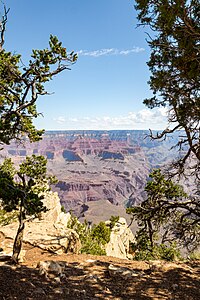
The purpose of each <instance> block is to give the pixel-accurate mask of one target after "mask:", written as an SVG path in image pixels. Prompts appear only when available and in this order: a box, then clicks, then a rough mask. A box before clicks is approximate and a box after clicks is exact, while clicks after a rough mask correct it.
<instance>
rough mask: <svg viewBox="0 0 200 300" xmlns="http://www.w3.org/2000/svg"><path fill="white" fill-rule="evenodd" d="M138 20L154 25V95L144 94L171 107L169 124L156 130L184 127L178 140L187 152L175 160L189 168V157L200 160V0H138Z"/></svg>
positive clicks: (152, 104)
mask: <svg viewBox="0 0 200 300" xmlns="http://www.w3.org/2000/svg"><path fill="white" fill-rule="evenodd" d="M135 2H136V5H135V8H136V10H138V20H139V21H140V24H139V25H145V26H148V27H149V28H150V31H149V32H150V35H149V34H148V37H149V38H148V44H149V46H150V48H151V55H150V60H149V62H148V63H147V64H148V66H149V69H150V71H151V76H150V80H149V85H150V88H151V90H152V92H153V97H151V98H150V99H145V100H144V103H145V104H146V105H147V106H148V107H149V108H155V107H160V106H163V107H166V108H167V109H168V112H169V114H168V121H169V126H168V127H167V128H166V129H165V130H164V131H163V132H162V133H161V134H157V136H153V134H152V133H151V136H152V138H161V137H166V134H168V133H172V132H174V131H175V130H184V131H183V132H181V133H180V135H181V136H180V140H179V142H178V144H177V146H178V147H179V149H180V150H183V151H182V156H181V157H180V159H179V161H177V162H176V164H175V166H176V167H178V174H181V173H183V172H184V167H185V163H186V161H187V160H188V158H189V157H191V156H192V157H194V158H195V159H196V164H195V165H194V170H195V172H196V175H197V174H198V172H199V167H200V166H199V163H200V135H199V134H200V21H199V20H200V19H199V11H200V2H199V0H180V1H177V0H136V1H135Z"/></svg>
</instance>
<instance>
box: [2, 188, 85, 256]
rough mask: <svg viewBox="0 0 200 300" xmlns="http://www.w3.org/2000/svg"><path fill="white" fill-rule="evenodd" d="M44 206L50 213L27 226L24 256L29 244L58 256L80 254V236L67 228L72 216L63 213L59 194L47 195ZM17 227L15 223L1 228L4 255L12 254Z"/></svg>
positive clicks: (29, 222)
mask: <svg viewBox="0 0 200 300" xmlns="http://www.w3.org/2000/svg"><path fill="white" fill-rule="evenodd" d="M44 204H45V206H46V207H47V209H48V211H47V212H46V213H42V214H41V216H40V218H39V219H38V218H36V219H32V220H29V221H27V222H26V224H25V229H24V236H23V241H24V246H23V249H22V254H24V253H23V250H25V248H26V247H25V245H26V244H27V243H28V244H30V245H33V246H37V247H40V248H42V249H44V250H48V251H52V252H54V253H57V254H61V253H68V252H71V253H78V252H79V250H80V246H81V245H80V240H79V236H78V234H77V233H76V232H75V231H73V230H71V229H69V228H67V223H68V221H69V219H70V214H69V213H67V214H65V213H64V212H62V211H61V205H60V200H59V198H58V195H57V193H53V192H49V193H48V194H46V196H45V199H44ZM17 227H18V224H17V223H16V222H15V223H12V224H10V225H6V226H1V228H0V241H1V248H3V252H4V254H12V246H13V241H14V238H15V235H16V231H17Z"/></svg>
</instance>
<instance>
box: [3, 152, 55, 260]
mask: <svg viewBox="0 0 200 300" xmlns="http://www.w3.org/2000/svg"><path fill="white" fill-rule="evenodd" d="M46 165H47V160H46V159H45V158H44V157H43V156H35V155H32V156H27V157H26V159H25V161H23V162H22V163H21V164H20V165H19V168H18V169H16V168H15V167H14V163H13V162H12V161H11V159H10V158H7V159H5V160H4V162H3V163H2V164H1V165H0V198H1V206H2V208H3V209H4V210H5V211H7V212H10V211H13V210H16V211H17V212H18V220H19V227H18V230H17V234H16V237H15V241H14V245H13V260H14V261H15V262H17V261H18V257H19V254H20V251H21V247H22V240H23V232H24V227H25V221H26V219H27V216H34V217H37V216H39V214H40V213H41V212H45V211H46V207H45V206H44V204H43V201H42V200H43V199H44V193H45V192H47V191H49V184H51V183H54V182H55V177H53V176H47V166H46Z"/></svg>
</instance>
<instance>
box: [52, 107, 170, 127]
mask: <svg viewBox="0 0 200 300" xmlns="http://www.w3.org/2000/svg"><path fill="white" fill-rule="evenodd" d="M54 121H56V122H57V123H58V124H60V125H61V127H62V128H60V129H66V130H67V129H94V130H98V129H103V130H112V129H149V128H151V129H155V130H160V129H164V128H165V127H166V125H167V109H165V108H158V109H153V110H150V109H142V110H140V111H138V112H129V113H128V114H127V115H124V116H116V117H110V116H102V117H88V116H86V117H81V118H78V117H70V118H67V117H63V116H60V117H58V118H56V119H54Z"/></svg>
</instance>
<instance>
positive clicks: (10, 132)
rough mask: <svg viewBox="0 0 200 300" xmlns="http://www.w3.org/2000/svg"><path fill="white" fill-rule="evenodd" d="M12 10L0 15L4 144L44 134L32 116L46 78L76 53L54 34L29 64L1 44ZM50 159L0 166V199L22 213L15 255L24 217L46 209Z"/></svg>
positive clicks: (68, 63) (0, 131)
mask: <svg viewBox="0 0 200 300" xmlns="http://www.w3.org/2000/svg"><path fill="white" fill-rule="evenodd" d="M8 13H9V9H6V7H5V6H4V14H3V17H2V18H1V20H0V144H9V143H10V141H11V140H13V139H15V140H18V141H21V140H22V139H23V136H26V137H27V136H28V138H29V139H30V141H31V142H34V141H37V140H39V139H41V136H42V134H43V133H44V130H37V129H36V128H35V126H34V124H33V120H34V119H35V118H37V117H38V115H39V113H38V111H37V107H36V102H37V99H38V97H39V96H42V95H46V94H48V93H47V91H46V90H45V87H44V85H45V83H46V82H48V81H50V80H51V79H53V77H54V76H56V75H57V74H59V73H61V72H62V71H64V70H65V69H68V70H69V69H70V66H71V65H72V64H73V63H75V62H76V60H77V55H76V54H75V53H74V52H71V53H69V54H68V53H67V51H66V48H64V47H63V46H62V43H61V42H59V41H58V39H57V37H56V36H52V35H51V36H50V40H49V48H47V49H44V50H33V51H32V55H31V60H30V61H29V64H28V66H25V65H24V64H23V62H22V61H21V55H18V54H12V53H11V52H7V51H5V49H3V46H4V41H5V30H6V24H7V20H8ZM46 164H47V161H46V159H45V158H44V157H43V156H35V155H33V156H31V157H26V160H25V161H24V162H22V163H21V164H20V165H19V169H16V168H15V167H14V165H13V163H12V161H11V160H10V159H5V161H4V162H3V163H2V165H1V166H0V200H1V206H2V207H3V209H4V210H5V211H13V210H16V211H18V213H19V216H18V218H19V227H18V231H17V235H16V238H15V241H14V246H13V260H14V261H15V262H17V261H18V257H19V254H20V250H21V246H22V240H23V231H24V226H25V220H26V218H27V216H37V215H38V214H39V213H41V212H42V211H45V210H46V208H45V207H44V205H43V202H42V199H43V193H44V192H46V191H48V190H49V184H50V183H52V181H53V177H51V176H47V169H46Z"/></svg>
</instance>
